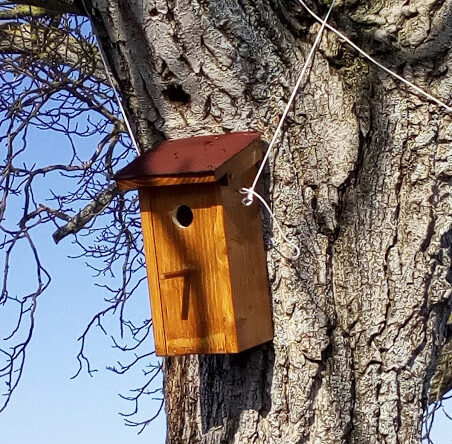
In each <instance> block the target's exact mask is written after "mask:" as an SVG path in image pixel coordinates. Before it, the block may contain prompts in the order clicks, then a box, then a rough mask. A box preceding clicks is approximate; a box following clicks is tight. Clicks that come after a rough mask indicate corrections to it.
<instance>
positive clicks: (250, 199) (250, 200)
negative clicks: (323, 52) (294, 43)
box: [242, 0, 336, 206]
mask: <svg viewBox="0 0 452 444" xmlns="http://www.w3.org/2000/svg"><path fill="white" fill-rule="evenodd" d="M335 3H336V0H333V2H332V3H331V6H330V9H328V13H327V14H326V17H325V20H321V22H322V26H321V27H320V29H319V32H318V33H317V37H316V39H315V41H314V44H313V45H312V48H311V50H310V51H309V54H308V58H307V59H306V61H305V63H304V66H303V69H302V70H301V73H300V75H299V76H298V80H297V83H296V84H295V86H294V88H293V91H292V95H291V96H290V98H289V101H288V102H287V105H286V108H285V109H284V112H283V114H282V116H281V119H280V120H279V124H278V126H277V128H276V130H275V133H274V134H273V137H272V140H271V142H270V145H269V146H268V149H267V152H266V153H265V156H264V158H263V159H262V162H261V166H260V168H259V171H258V172H257V174H256V177H255V178H254V182H253V184H252V185H251V188H250V190H253V191H254V189H255V188H256V184H257V181H258V180H259V177H260V175H261V174H262V171H263V169H264V166H265V164H266V162H267V160H268V157H269V156H270V152H271V151H272V149H273V146H274V145H275V143H276V139H277V138H278V135H279V132H280V131H281V128H282V126H283V124H284V120H285V119H286V117H287V114H288V113H289V109H290V107H291V106H292V103H293V101H294V99H295V97H296V95H297V92H298V89H299V88H300V85H301V82H302V80H303V77H304V75H305V73H306V70H307V69H308V67H309V63H310V62H311V59H312V57H313V56H314V53H315V50H316V49H317V45H318V44H319V42H320V39H321V38H322V33H323V30H324V29H325V25H326V22H327V20H328V18H329V16H330V13H331V11H332V10H333V6H334V4H335ZM242 203H243V205H246V206H250V205H251V204H252V203H253V193H251V192H250V193H249V194H248V195H247V196H246V197H244V198H243V199H242Z"/></svg>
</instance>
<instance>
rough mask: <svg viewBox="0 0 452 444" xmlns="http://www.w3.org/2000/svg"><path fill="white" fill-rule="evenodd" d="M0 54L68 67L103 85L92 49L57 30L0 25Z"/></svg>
mask: <svg viewBox="0 0 452 444" xmlns="http://www.w3.org/2000/svg"><path fill="white" fill-rule="evenodd" d="M0 53H4V54H25V55H29V56H33V57H35V58H39V61H40V62H42V63H45V64H48V65H54V64H60V65H65V66H69V67H70V68H74V69H77V70H79V71H81V72H82V73H83V74H85V75H87V76H89V77H93V78H94V79H96V80H99V81H101V82H102V83H106V82H107V78H106V76H105V69H104V67H103V64H102V60H101V58H100V55H99V51H98V49H97V48H96V46H94V45H92V44H91V43H90V42H88V41H86V40H85V41H82V40H78V39H76V38H74V37H73V36H71V35H69V34H68V33H66V32H64V30H61V29H49V28H48V27H45V26H42V25H40V24H36V23H35V24H33V25H31V24H28V23H8V24H4V25H0Z"/></svg>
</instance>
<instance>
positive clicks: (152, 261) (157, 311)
mask: <svg viewBox="0 0 452 444" xmlns="http://www.w3.org/2000/svg"><path fill="white" fill-rule="evenodd" d="M138 193H139V197H140V212H141V227H142V230H143V241H144V252H145V257H146V271H147V276H148V285H149V297H150V301H151V307H152V325H153V329H154V340H155V352H156V353H157V355H159V356H166V355H167V347H166V337H165V326H164V324H163V316H162V305H161V297H160V284H159V273H158V265H157V256H156V251H155V238H154V227H153V222H152V214H151V191H150V189H146V188H142V189H139V191H138Z"/></svg>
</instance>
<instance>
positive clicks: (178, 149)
mask: <svg viewBox="0 0 452 444" xmlns="http://www.w3.org/2000/svg"><path fill="white" fill-rule="evenodd" d="M261 152H262V151H261V141H260V137H259V133H257V132H242V133H231V134H225V135H220V136H201V137H191V138H188V139H182V140H169V141H165V142H163V143H162V144H160V145H159V146H158V147H157V148H155V149H154V150H153V151H151V152H150V153H147V154H144V155H141V156H139V157H138V158H137V159H135V160H134V161H133V162H132V163H131V164H130V165H128V166H127V167H126V168H124V169H123V170H121V171H120V172H119V173H118V174H117V175H116V181H117V184H118V187H119V188H120V189H121V190H130V189H135V188H138V190H139V198H140V207H141V223H142V228H143V237H144V248H145V253H146V264H147V274H148V282H149V289H150V296H151V306H152V317H153V325H154V337H155V347H156V352H157V354H158V355H160V356H173V355H183V354H207V353H237V352H240V351H242V350H245V349H248V348H251V347H254V346H255V345H258V344H262V343H264V342H267V341H269V340H271V339H272V338H273V326H272V318H271V309H270V297H269V291H268V281H267V268H266V258H265V252H264V246H263V237H262V222H261V218H260V214H259V210H258V207H257V205H253V206H250V207H245V206H244V205H242V204H241V198H242V197H243V196H241V195H240V194H239V190H240V188H242V187H244V186H249V184H250V183H251V182H252V181H253V179H254V176H255V174H256V164H257V163H258V162H259V160H260V159H261V157H262V156H261Z"/></svg>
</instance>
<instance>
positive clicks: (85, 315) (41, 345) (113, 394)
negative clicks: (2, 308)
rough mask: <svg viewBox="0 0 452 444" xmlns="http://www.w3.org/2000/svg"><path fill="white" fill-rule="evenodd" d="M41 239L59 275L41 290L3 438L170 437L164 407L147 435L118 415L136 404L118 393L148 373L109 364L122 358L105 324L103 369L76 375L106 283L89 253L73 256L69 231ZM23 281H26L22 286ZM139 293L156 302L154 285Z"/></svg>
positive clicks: (73, 443) (96, 353)
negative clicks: (82, 342)
mask: <svg viewBox="0 0 452 444" xmlns="http://www.w3.org/2000/svg"><path fill="white" fill-rule="evenodd" d="M49 231H50V230H49ZM48 234H50V233H48ZM39 244H40V245H39V246H40V248H41V249H44V250H45V252H46V254H45V262H46V265H47V266H48V267H49V269H50V270H51V274H52V276H53V281H52V282H51V285H50V288H49V289H48V291H46V293H44V294H43V295H42V296H40V298H39V305H38V310H37V315H36V330H35V334H34V336H33V339H32V341H31V344H30V347H29V350H28V356H27V360H26V364H25V372H24V376H23V378H22V381H21V382H20V385H19V388H18V389H17V391H16V393H15V395H14V397H13V399H12V401H11V403H10V405H9V407H8V408H7V410H6V411H5V412H3V413H2V414H0V430H1V434H0V436H1V437H0V442H1V443H18V444H22V443H28V442H32V443H34V444H54V443H64V444H80V443H85V444H91V443H93V444H94V443H108V444H120V443H121V444H123V443H124V442H127V443H134V442H137V443H140V442H143V443H144V442H146V443H152V444H160V443H163V442H164V438H165V427H166V425H165V418H164V415H163V414H161V416H160V417H159V418H158V419H156V420H155V421H154V423H152V424H151V425H150V426H149V427H148V428H147V429H146V430H145V431H144V432H143V433H142V434H141V435H139V436H138V435H137V429H136V428H131V427H126V426H125V425H124V422H123V419H122V418H121V417H120V416H119V415H118V412H119V411H121V412H128V411H130V409H131V408H132V407H133V406H132V405H131V404H130V403H129V402H127V401H125V400H122V399H121V398H120V397H119V396H118V393H122V394H125V395H127V394H128V393H127V392H128V390H129V389H130V388H134V387H135V386H137V385H138V384H140V383H142V382H143V379H142V378H140V377H139V375H137V374H132V375H130V376H129V375H123V376H120V375H116V374H113V373H112V372H110V371H107V370H105V366H106V365H108V364H114V363H115V354H114V353H113V351H112V349H111V341H110V339H109V338H108V337H106V336H105V335H104V334H103V333H102V332H100V331H99V330H98V331H97V332H96V334H95V335H93V336H91V339H90V342H89V344H88V350H89V352H88V353H89V356H90V357H91V359H92V361H93V364H94V366H95V368H97V369H98V370H99V371H98V372H97V373H96V375H95V376H94V377H90V376H89V375H87V374H86V372H82V373H81V375H80V376H79V377H77V378H76V379H74V380H71V379H70V377H71V376H72V375H74V373H75V371H76V370H77V367H78V364H77V360H76V355H77V352H78V346H79V344H78V343H77V338H78V337H79V335H80V333H81V332H82V329H83V328H84V326H85V325H86V324H87V322H88V321H89V320H90V318H91V317H92V316H93V314H95V310H96V309H99V308H101V307H102V299H103V298H104V297H105V290H103V289H102V288H98V287H96V286H95V285H94V279H92V278H91V276H90V275H91V272H90V271H89V270H87V268H86V266H85V264H84V261H83V260H73V259H68V258H67V255H68V254H69V253H70V252H71V250H72V251H74V248H71V244H70V240H69V239H66V240H64V241H62V242H61V244H60V245H58V246H55V245H54V244H53V242H52V241H51V239H50V238H48V237H46V236H44V235H43V236H42V237H41V238H40V239H39ZM24 253H25V252H24ZM16 259H17V261H16V263H15V264H14V266H15V267H16V268H15V273H14V275H15V277H16V278H17V280H18V281H19V280H27V269H26V264H27V260H26V256H25V254H24V256H23V257H17V258H16ZM19 287H20V284H19V283H18V284H17V287H16V288H19ZM139 296H140V297H139V299H141V301H140V303H139V304H136V307H134V309H136V310H149V302H148V296H147V294H146V287H143V288H142V291H141V292H140V295H139ZM145 317H146V316H145ZM0 319H1V318H0ZM151 340H152V339H151ZM158 404H159V403H158V402H155V403H149V404H148V405H145V406H144V409H148V411H141V414H140V415H139V416H140V417H141V418H143V419H144V418H146V415H149V416H151V415H152V411H153V409H155V408H157V407H158ZM144 409H143V410H144Z"/></svg>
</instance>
